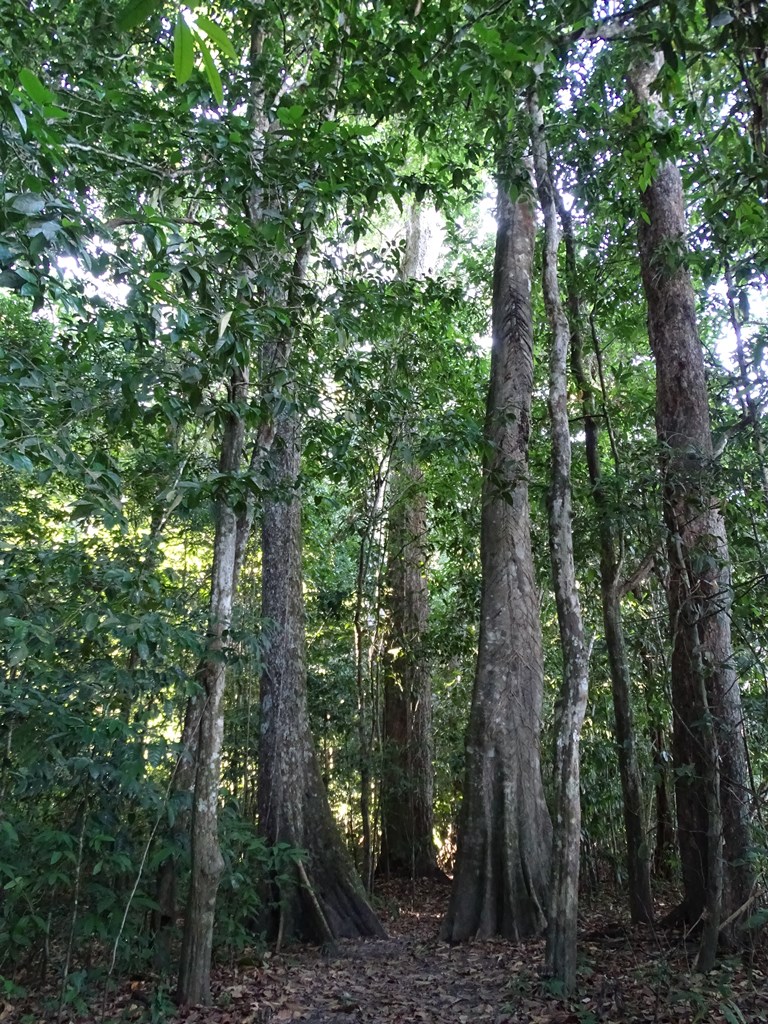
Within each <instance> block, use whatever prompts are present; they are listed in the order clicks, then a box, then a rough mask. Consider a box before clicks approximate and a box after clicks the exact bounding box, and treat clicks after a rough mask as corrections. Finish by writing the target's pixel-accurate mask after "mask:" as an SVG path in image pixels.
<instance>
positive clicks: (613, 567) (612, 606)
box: [556, 196, 653, 923]
mask: <svg viewBox="0 0 768 1024" xmlns="http://www.w3.org/2000/svg"><path fill="white" fill-rule="evenodd" d="M556 199H557V205H558V210H559V213H560V220H561V223H562V225H563V239H564V242H565V261H566V272H567V278H568V311H569V314H570V331H571V369H572V371H573V376H574V379H575V381H576V384H577V385H578V388H579V390H580V392H581V405H582V409H583V412H584V436H585V448H586V456H587V469H588V472H589V480H590V483H591V484H592V497H593V500H594V503H595V511H596V513H597V520H598V532H599V536H600V596H601V603H602V611H603V630H604V633H605V645H606V650H607V652H608V665H609V669H610V673H611V692H612V696H613V713H614V721H615V729H616V754H617V757H618V762H619V775H620V777H621V791H622V798H623V800H622V803H623V810H624V832H625V835H626V850H627V882H628V886H627V887H628V890H629V910H630V916H631V918H632V920H633V921H634V922H635V923H637V922H647V921H651V920H653V897H652V895H651V870H650V864H651V858H650V847H649V844H648V838H647V836H646V818H645V799H644V795H643V783H642V778H641V775H640V765H639V764H638V760H637V743H636V736H635V723H634V715H633V711H632V679H631V674H630V669H629V658H628V656H627V646H626V642H625V640H624V627H623V624H622V617H621V592H620V589H619V578H620V573H621V556H620V550H621V545H620V543H619V540H618V537H617V528H616V525H615V521H614V516H613V510H612V509H611V507H610V503H609V498H608V495H607V494H606V490H605V482H604V480H603V472H602V465H601V459H600V443H599V442H600V427H599V422H598V419H597V416H596V410H595V400H594V394H593V390H592V386H591V383H590V381H589V380H588V378H587V373H586V370H585V367H584V345H583V339H582V331H581V303H580V300H579V293H578V290H577V288H578V286H577V266H576V247H575V240H574V237H573V224H572V219H571V215H570V212H569V211H567V210H566V209H565V206H564V205H563V202H562V199H561V198H560V197H559V196H557V197H556ZM617 469H618V467H617Z"/></svg>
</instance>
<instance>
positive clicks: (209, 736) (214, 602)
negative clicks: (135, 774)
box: [176, 371, 248, 1005]
mask: <svg viewBox="0 0 768 1024" xmlns="http://www.w3.org/2000/svg"><path fill="white" fill-rule="evenodd" d="M247 389H248V377H247V373H244V372H240V371H238V372H236V373H235V374H233V377H232V382H231V386H230V391H229V395H228V399H229V404H230V411H228V412H227V416H226V420H225V425H224V435H223V438H222V450H221V458H220V460H219V473H220V474H222V484H221V489H220V493H219V495H218V498H217V500H216V505H215V520H216V532H215V537H214V545H213V567H212V580H211V600H210V610H209V616H208V641H207V644H206V655H205V657H204V658H203V659H202V661H201V663H200V666H199V668H198V672H197V680H198V682H199V684H200V686H201V688H202V693H201V695H200V697H199V698H198V699H199V700H201V701H202V707H201V708H200V718H199V726H198V737H197V772H196V775H195V790H194V800H193V807H192V834H191V852H192V872H191V877H190V884H189V896H188V899H187V911H186V917H185V921H184V936H183V940H182V947H181V963H180V967H179V981H178V988H177V992H176V998H177V1001H178V1002H179V1003H180V1004H182V1005H195V1004H199V1003H202V1004H208V1003H210V1000H211V992H210V970H211V949H212V946H213V921H214V912H215V909H216V893H217V890H218V886H219V879H220V877H221V872H222V871H223V868H224V861H223V858H222V856H221V850H220V849H219V837H218V806H219V804H218V800H219V783H220V779H221V749H222V745H223V742H224V708H223V703H222V702H223V697H224V686H225V683H226V649H227V635H228V632H229V628H230V625H231V622H232V607H233V603H234V596H235V588H236V577H235V568H236V564H237V534H238V530H237V514H236V511H235V508H234V506H233V501H232V497H231V496H230V494H228V493H227V485H228V480H227V476H228V475H229V474H232V473H235V472H236V471H237V470H238V469H239V468H240V462H241V459H242V454H243V440H244V424H243V419H242V408H243V405H244V403H245V400H246V397H247Z"/></svg>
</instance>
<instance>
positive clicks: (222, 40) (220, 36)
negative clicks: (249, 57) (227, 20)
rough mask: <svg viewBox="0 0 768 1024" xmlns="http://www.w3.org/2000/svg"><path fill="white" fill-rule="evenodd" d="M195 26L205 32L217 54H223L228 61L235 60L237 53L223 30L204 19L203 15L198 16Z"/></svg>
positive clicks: (208, 19)
mask: <svg viewBox="0 0 768 1024" xmlns="http://www.w3.org/2000/svg"><path fill="white" fill-rule="evenodd" d="M197 25H198V28H201V29H202V30H203V32H205V34H206V35H207V36H208V38H209V39H210V40H211V42H212V43H213V45H214V46H215V47H216V49H217V50H218V51H219V53H223V54H224V56H225V57H229V59H230V60H237V52H236V50H235V48H234V46H233V45H232V43H231V41H230V38H229V36H228V35H227V33H226V32H225V31H224V29H222V28H220V27H219V26H218V25H217V24H216V23H215V22H214V21H211V19H210V18H206V17H205V15H204V14H198V16H197ZM203 59H205V58H203Z"/></svg>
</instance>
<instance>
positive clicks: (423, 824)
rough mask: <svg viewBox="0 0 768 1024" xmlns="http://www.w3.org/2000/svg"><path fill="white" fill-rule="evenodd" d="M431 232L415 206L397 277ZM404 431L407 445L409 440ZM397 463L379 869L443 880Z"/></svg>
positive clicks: (420, 525) (423, 552) (408, 491)
mask: <svg viewBox="0 0 768 1024" xmlns="http://www.w3.org/2000/svg"><path fill="white" fill-rule="evenodd" d="M426 236H427V232H426V228H425V220H424V217H423V208H422V204H421V203H418V202H415V203H414V204H413V207H412V208H411V212H410V218H409V221H408V227H407V231H406V239H405V251H404V253H403V262H402V264H401V267H400V279H401V280H402V281H404V282H408V281H416V280H419V279H421V278H422V277H423V276H424V264H425V257H426V241H427V237H426ZM410 433H411V429H410V427H409V426H408V425H407V424H406V425H404V427H403V437H402V440H403V441H406V442H407V441H408V440H409V439H410V437H409V435H410ZM393 461H395V462H396V463H397V466H398V468H397V470H396V471H395V473H394V482H393V485H392V488H391V492H390V493H391V495H392V497H391V501H390V509H389V536H388V542H387V543H388V569H389V585H390V592H391V599H390V617H391V628H390V636H389V644H388V646H389V648H390V650H393V651H396V652H397V653H396V654H394V656H391V657H390V658H389V661H388V664H387V666H386V672H385V677H384V715H383V723H382V725H383V730H382V732H383V737H382V738H383V750H382V755H383V772H382V787H381V854H380V857H379V865H378V868H379V871H383V872H384V873H385V874H388V875H400V876H402V877H406V878H419V877H426V876H429V875H442V872H440V871H439V869H438V867H437V861H436V850H435V841H434V836H433V812H432V803H433V797H434V768H433V763H432V760H433V740H432V679H431V674H430V668H429V665H428V663H427V653H426V650H425V648H424V641H425V637H426V632H427V621H428V618H429V590H428V587H427V576H426V560H427V502H426V496H425V494H424V474H423V473H422V471H421V469H420V467H419V466H418V464H417V463H415V462H413V461H412V460H410V459H409V460H406V461H404V460H403V453H402V451H400V450H398V449H397V448H395V450H394V452H393Z"/></svg>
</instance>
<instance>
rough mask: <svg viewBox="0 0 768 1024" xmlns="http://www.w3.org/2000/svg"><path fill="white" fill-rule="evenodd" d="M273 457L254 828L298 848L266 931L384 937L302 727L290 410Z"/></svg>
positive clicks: (265, 540)
mask: <svg viewBox="0 0 768 1024" xmlns="http://www.w3.org/2000/svg"><path fill="white" fill-rule="evenodd" d="M273 456H274V465H275V477H276V485H277V493H276V494H275V495H274V496H273V497H271V498H270V499H269V500H267V501H266V502H265V505H264V519H263V527H262V563H263V564H262V613H263V617H264V619H265V620H266V621H267V622H268V623H269V624H270V627H269V628H271V636H270V637H269V638H268V642H267V645H266V648H265V651H264V656H263V674H262V681H261V727H260V737H259V792H258V806H259V831H260V833H261V835H262V836H263V837H264V839H265V840H266V841H267V843H268V844H269V845H271V846H273V847H278V848H279V846H278V844H288V846H289V847H291V848H293V849H296V850H302V851H303V854H302V859H301V860H300V861H299V862H298V865H297V867H296V879H295V882H294V884H292V885H290V886H288V887H286V886H285V885H284V884H283V883H281V882H280V883H279V882H276V883H275V885H276V886H277V887H278V888H279V891H278V892H277V893H275V895H276V896H277V897H278V898H279V908H278V909H276V910H275V911H274V913H272V914H269V915H268V920H267V928H268V934H269V935H270V936H271V937H272V938H274V937H275V936H276V935H278V934H280V935H281V936H284V937H286V938H289V937H294V938H298V939H305V940H309V941H319V942H324V943H325V942H328V941H329V940H332V939H336V938H340V937H351V938H354V937H358V936H374V937H382V936H383V935H384V930H383V929H382V927H381V925H380V924H379V921H378V920H377V918H376V916H375V914H374V913H373V911H372V910H371V908H370V906H369V905H368V903H367V901H366V899H365V895H364V893H363V889H362V886H361V884H360V881H359V879H358V878H357V876H356V874H355V870H354V866H353V865H352V862H351V860H350V858H349V855H348V854H347V851H346V849H345V848H344V846H343V844H342V842H341V839H340V837H339V835H338V832H337V829H336V824H335V822H334V820H333V815H332V814H331V809H330V806H329V804H328V799H327V796H326V792H325V787H324V786H323V782H322V777H321V774H320V769H319V766H318V763H317V758H316V756H315V750H314V744H313V741H312V736H311V733H310V728H309V718H308V713H307V678H306V652H305V635H304V598H303V591H302V565H301V505H300V498H299V493H298V475H299V459H300V455H299V428H298V422H297V415H296V413H295V412H287V413H284V414H283V415H282V416H281V417H280V418H279V420H278V423H277V429H276V433H275V441H274V445H273Z"/></svg>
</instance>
